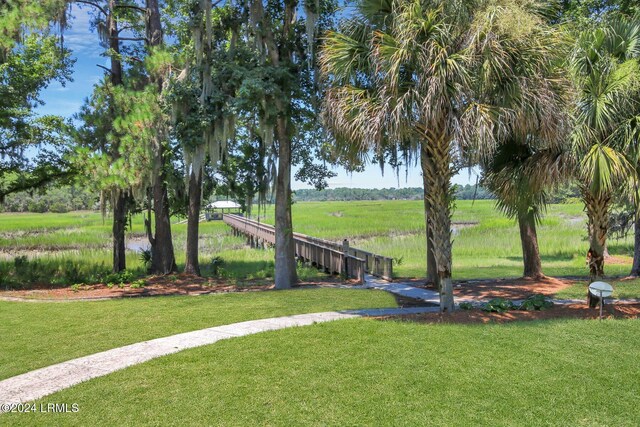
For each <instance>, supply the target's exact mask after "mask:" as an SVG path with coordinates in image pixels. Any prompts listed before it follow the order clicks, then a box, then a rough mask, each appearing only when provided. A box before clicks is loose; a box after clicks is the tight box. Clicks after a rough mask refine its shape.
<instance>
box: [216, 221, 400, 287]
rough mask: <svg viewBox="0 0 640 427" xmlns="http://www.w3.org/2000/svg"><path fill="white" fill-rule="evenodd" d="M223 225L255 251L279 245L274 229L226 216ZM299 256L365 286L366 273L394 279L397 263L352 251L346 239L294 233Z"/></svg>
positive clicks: (371, 254)
mask: <svg viewBox="0 0 640 427" xmlns="http://www.w3.org/2000/svg"><path fill="white" fill-rule="evenodd" d="M223 221H224V222H225V223H226V224H227V225H229V226H230V227H231V228H232V229H233V230H234V232H235V233H237V234H242V235H244V236H246V237H247V239H248V241H249V244H250V245H251V246H253V247H257V246H266V245H275V242H276V232H275V228H274V227H273V226H272V225H269V224H264V223H261V222H258V221H254V220H252V219H249V218H244V217H242V216H239V215H233V214H225V215H224V217H223ZM293 241H294V245H295V255H296V257H298V259H301V260H303V261H305V262H309V263H311V264H312V265H315V266H316V267H318V268H322V269H324V270H325V271H326V272H328V273H331V274H344V275H345V276H346V277H348V278H350V279H356V280H357V281H358V282H359V283H363V282H364V275H365V273H369V274H371V275H373V276H378V277H382V278H383V279H385V280H392V278H393V259H391V258H389V257H384V256H381V255H377V254H374V253H371V252H367V251H363V250H360V249H356V248H352V247H350V246H349V242H348V241H347V240H346V239H345V240H344V241H343V242H342V243H337V242H332V241H330V240H325V239H320V238H317V237H311V236H307V235H305V234H301V233H293Z"/></svg>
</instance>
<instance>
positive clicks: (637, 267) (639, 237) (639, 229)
mask: <svg viewBox="0 0 640 427" xmlns="http://www.w3.org/2000/svg"><path fill="white" fill-rule="evenodd" d="M638 208H639V207H638V206H636V219H635V222H634V224H633V234H634V236H635V239H634V243H633V266H632V267H631V276H633V277H638V276H640V215H638V213H639V212H638Z"/></svg>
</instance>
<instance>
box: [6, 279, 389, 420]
mask: <svg viewBox="0 0 640 427" xmlns="http://www.w3.org/2000/svg"><path fill="white" fill-rule="evenodd" d="M395 306H396V303H395V300H394V299H393V297H391V296H390V295H389V294H387V293H385V292H382V291H365V290H353V289H331V288H323V289H295V290H290V291H278V292H275V291H270V292H248V293H231V294H220V295H202V296H197V297H193V296H190V297H151V298H132V299H124V300H110V301H96V302H66V303H22V302H6V301H0V337H2V346H1V347H0V379H3V378H8V377H11V376H14V375H18V374H21V373H24V372H27V371H31V370H33V369H37V368H41V367H44V366H48V365H51V364H53V363H58V362H62V361H65V360H69V359H73V358H76V357H80V356H85V355H88V354H92V353H97V352H99V351H104V350H108V349H111V348H115V347H120V346H123V345H127V344H132V343H136V342H140V341H144V340H148V339H152V338H159V337H163V336H168V335H173V334H177V333H180V332H187V331H192V330H197V329H202V328H207V327H212V326H218V325H225V324H229V323H235V322H241V321H244V320H253V319H262V318H268V317H277V316H287V315H291V314H298V313H314V312H322V311H332V310H345V309H357V308H370V307H395ZM0 424H1V423H0Z"/></svg>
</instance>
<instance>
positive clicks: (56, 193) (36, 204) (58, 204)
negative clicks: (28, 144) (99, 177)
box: [0, 185, 99, 213]
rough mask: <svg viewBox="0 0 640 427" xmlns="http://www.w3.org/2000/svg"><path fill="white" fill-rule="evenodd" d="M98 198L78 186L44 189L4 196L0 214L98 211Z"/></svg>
mask: <svg viewBox="0 0 640 427" xmlns="http://www.w3.org/2000/svg"><path fill="white" fill-rule="evenodd" d="M98 207H99V196H98V195H97V194H96V192H95V191H91V190H89V189H87V188H85V187H80V186H76V185H74V186H62V187H54V186H51V187H50V188H49V187H45V188H44V189H42V190H38V191H31V192H27V191H22V192H19V193H14V194H9V195H8V196H6V198H5V200H4V203H3V204H1V205H0V212H40V213H43V212H57V213H64V212H70V211H79V210H88V209H98Z"/></svg>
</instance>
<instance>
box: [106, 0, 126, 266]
mask: <svg viewBox="0 0 640 427" xmlns="http://www.w3.org/2000/svg"><path fill="white" fill-rule="evenodd" d="M115 7H116V2H115V0H109V3H108V15H107V16H106V21H107V22H106V24H107V30H108V33H109V48H110V49H111V51H112V55H111V57H110V60H111V69H110V71H111V84H112V85H113V86H114V87H116V86H120V85H122V62H121V61H120V56H119V55H120V41H119V40H118V20H117V18H116V16H115ZM111 113H112V119H115V116H116V115H117V111H115V109H114V107H113V104H112V106H111ZM112 131H113V129H112ZM114 134H115V132H114ZM119 150H120V144H119V140H118V138H117V137H116V138H115V140H114V141H113V143H112V153H111V157H112V158H113V160H114V161H115V160H118V159H119V158H120V151H119ZM111 204H112V208H113V226H112V234H113V272H114V273H119V272H120V271H122V270H124V269H126V268H127V263H126V246H125V230H126V225H127V194H126V193H125V192H124V191H122V190H121V189H117V190H113V192H112V203H111Z"/></svg>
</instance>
